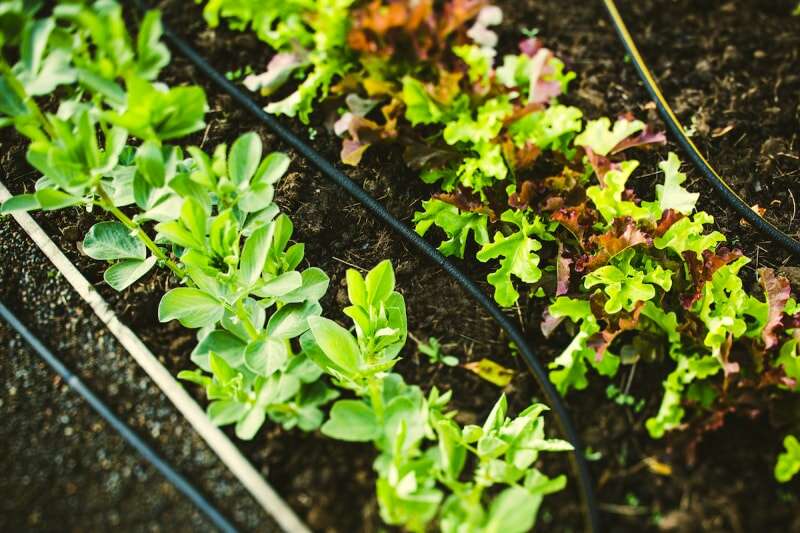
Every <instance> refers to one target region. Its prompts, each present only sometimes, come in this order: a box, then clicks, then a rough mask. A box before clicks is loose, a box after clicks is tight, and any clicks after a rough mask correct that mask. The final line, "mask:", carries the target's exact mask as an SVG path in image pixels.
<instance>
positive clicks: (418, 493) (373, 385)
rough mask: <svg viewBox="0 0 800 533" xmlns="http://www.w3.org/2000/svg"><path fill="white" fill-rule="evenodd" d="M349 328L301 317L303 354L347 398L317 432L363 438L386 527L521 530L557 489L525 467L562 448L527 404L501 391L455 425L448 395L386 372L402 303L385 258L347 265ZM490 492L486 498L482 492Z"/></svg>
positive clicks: (398, 339) (401, 333)
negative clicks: (520, 406) (512, 401)
mask: <svg viewBox="0 0 800 533" xmlns="http://www.w3.org/2000/svg"><path fill="white" fill-rule="evenodd" d="M347 289H348V297H349V300H350V304H351V305H350V306H348V307H346V308H345V309H344V312H345V314H346V315H347V316H348V317H349V318H350V319H351V320H352V322H353V326H352V330H353V332H351V331H349V330H347V329H345V328H344V327H342V326H340V325H339V324H337V323H336V322H334V321H332V320H329V319H327V318H323V317H311V318H309V319H308V322H309V325H310V330H309V331H308V332H307V333H305V334H303V336H302V338H301V344H302V346H303V349H304V351H305V353H307V354H308V356H309V357H310V358H311V359H312V360H313V361H314V362H316V363H317V364H318V365H319V366H320V367H321V368H323V369H324V371H325V372H326V373H328V374H330V375H331V376H332V377H333V378H334V380H335V382H336V384H337V385H338V386H340V387H343V388H345V389H348V390H350V391H351V392H352V393H353V395H354V396H355V398H352V399H350V398H348V399H339V400H336V402H335V403H334V404H333V407H332V408H331V412H330V419H329V420H328V421H326V422H325V424H324V425H323V426H322V433H323V434H325V435H328V436H330V437H332V438H336V439H340V440H345V441H356V442H372V443H373V444H374V445H375V446H376V447H377V449H378V451H379V455H378V458H377V459H376V460H375V463H374V468H375V471H376V473H377V475H378V481H377V494H378V502H379V504H380V511H381V517H382V518H383V520H384V521H385V522H386V523H387V524H390V525H397V526H403V527H404V528H405V529H407V530H409V531H425V530H426V529H427V528H428V527H429V524H430V523H432V522H433V521H438V524H439V528H440V529H441V530H442V531H445V532H453V533H455V532H459V531H500V530H502V531H514V532H520V533H521V532H524V531H528V530H530V528H531V527H533V524H534V522H535V519H536V514H537V510H538V508H539V505H540V504H541V501H542V498H543V496H545V495H546V494H549V493H551V492H555V491H558V490H561V489H562V488H563V487H564V485H565V483H566V478H565V477H564V476H559V477H557V478H554V479H551V478H548V477H547V476H545V475H544V474H543V473H541V472H540V471H539V470H538V469H536V468H535V467H534V464H535V463H536V461H537V460H538V458H539V453H540V452H552V451H564V450H570V449H571V446H570V445H569V444H568V443H566V442H564V441H561V440H555V439H548V438H546V436H545V433H544V421H543V419H542V418H541V414H542V413H543V412H544V411H545V410H546V407H545V406H544V405H542V404H535V405H532V406H530V407H528V408H527V409H525V410H524V411H523V412H522V413H520V414H519V415H518V416H517V417H516V418H510V417H508V415H507V409H508V406H507V402H506V399H505V397H504V396H503V397H501V398H500V400H499V401H498V402H497V404H496V405H495V406H494V408H493V409H492V412H491V413H490V414H489V416H488V417H487V419H486V421H485V422H484V424H483V425H482V426H477V425H468V426H463V427H462V426H461V425H459V424H458V423H457V422H456V421H455V420H454V417H455V415H456V413H455V412H454V411H448V410H447V405H448V403H449V401H450V396H451V393H450V392H448V393H445V394H440V392H439V391H438V390H437V389H436V388H435V387H434V388H433V389H432V390H431V391H430V393H429V394H428V395H427V396H426V395H425V394H423V392H422V390H421V389H420V388H419V387H418V386H416V385H408V384H406V383H405V382H404V380H403V378H402V377H401V376H400V375H399V374H395V373H393V372H391V369H392V367H393V366H394V365H395V364H396V363H397V361H398V359H397V355H398V353H399V352H400V349H401V348H402V347H403V345H404V344H405V341H406V337H407V326H406V314H405V304H404V302H403V297H402V296H401V295H400V294H399V293H398V292H396V291H395V290H394V289H395V279H394V272H393V269H392V266H391V264H390V263H389V262H388V261H384V262H382V263H380V264H378V265H377V266H376V267H375V268H374V269H372V270H371V271H369V272H368V273H367V275H366V276H365V277H364V276H362V275H361V274H360V273H359V272H357V271H356V270H348V272H347ZM490 493H491V494H495V496H494V498H493V499H491V501H489V500H490V498H489V494H490Z"/></svg>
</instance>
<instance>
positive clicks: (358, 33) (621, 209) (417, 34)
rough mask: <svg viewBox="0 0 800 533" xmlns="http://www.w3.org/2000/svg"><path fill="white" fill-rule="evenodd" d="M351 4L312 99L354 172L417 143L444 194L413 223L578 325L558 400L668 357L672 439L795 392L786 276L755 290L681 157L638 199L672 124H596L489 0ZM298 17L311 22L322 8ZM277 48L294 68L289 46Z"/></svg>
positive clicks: (666, 394)
mask: <svg viewBox="0 0 800 533" xmlns="http://www.w3.org/2000/svg"><path fill="white" fill-rule="evenodd" d="M208 5H211V3H209V4H208ZM347 11H348V13H347V16H346V17H342V20H341V24H340V25H338V28H339V29H340V30H341V31H342V32H343V33H344V34H345V35H346V37H345V39H344V40H343V41H337V42H338V43H344V44H343V45H341V44H340V45H337V46H338V48H337V49H336V54H337V57H339V58H345V59H344V60H343V61H345V62H347V64H348V67H347V68H346V69H340V70H341V71H340V72H339V74H338V75H337V78H336V79H337V81H336V82H334V83H333V85H331V90H330V93H329V94H328V95H327V96H322V94H321V93H320V95H319V96H318V97H317V98H316V101H312V102H309V107H307V108H306V109H311V106H312V105H313V104H319V103H321V101H323V100H325V101H327V102H330V103H333V104H334V105H331V106H329V107H337V105H336V104H338V108H339V112H338V120H337V121H336V122H335V126H334V128H333V130H334V133H335V134H336V135H338V136H339V137H341V138H342V152H341V156H342V160H343V162H345V163H346V164H349V165H357V164H359V162H360V161H361V159H362V157H363V156H364V154H365V153H366V152H367V151H368V150H369V149H370V147H371V146H373V145H376V144H382V143H383V144H387V143H399V144H401V145H402V146H403V147H404V149H405V150H404V156H405V160H406V162H407V163H408V165H409V166H410V167H411V168H413V169H415V170H418V171H419V175H420V179H422V181H423V182H425V183H427V184H430V185H432V186H434V187H435V188H436V189H438V190H436V191H435V192H434V193H433V195H432V198H431V199H430V200H426V201H424V202H423V203H422V210H421V211H420V212H418V213H417V214H416V215H415V218H414V221H415V223H416V229H417V231H418V232H419V233H420V234H426V235H433V236H438V237H441V238H442V240H441V244H440V246H439V250H440V251H441V252H442V253H444V254H445V255H452V256H456V257H459V258H463V257H465V255H466V254H467V253H469V254H473V253H474V254H475V257H476V259H478V260H479V261H482V262H492V263H493V264H494V265H496V266H495V267H493V272H492V273H491V274H490V275H489V278H488V281H489V283H490V284H491V285H492V286H493V287H494V295H495V299H496V301H497V302H498V303H499V304H500V305H502V306H504V307H511V306H515V305H517V304H518V303H519V302H520V299H526V298H530V297H531V296H533V297H547V298H548V299H549V302H550V305H549V310H548V312H547V313H546V315H545V316H544V318H543V321H542V331H543V332H544V334H545V335H546V336H549V335H551V334H553V333H554V332H555V331H556V328H559V326H560V327H561V328H562V329H564V330H566V331H567V332H568V333H569V334H570V335H571V342H569V343H568V345H567V347H566V348H565V349H564V351H563V352H562V353H561V354H560V355H559V356H558V357H556V358H555V359H554V360H553V361H552V363H551V379H552V380H553V382H554V383H555V385H556V386H557V388H558V389H559V390H560V391H561V392H562V393H564V394H566V393H567V392H569V391H570V390H574V389H583V388H585V387H586V386H587V385H588V380H589V375H590V374H589V371H590V369H594V371H596V372H597V373H599V374H601V375H603V376H608V377H611V376H615V375H616V374H617V373H618V372H619V371H620V369H621V368H624V367H625V366H627V365H634V364H639V363H640V362H642V363H643V362H649V361H663V362H666V363H667V364H668V365H670V368H671V370H670V371H669V373H668V375H667V376H666V377H665V380H664V388H663V394H662V398H661V402H660V407H659V409H658V410H657V412H656V413H654V414H653V416H651V417H650V419H649V420H648V421H647V423H646V425H647V429H648V431H649V432H650V434H651V435H652V436H653V437H654V438H660V437H662V436H663V435H665V434H666V433H667V432H669V431H673V430H677V429H685V428H687V427H691V426H694V429H695V430H696V433H700V434H702V432H703V431H706V430H708V429H709V428H712V427H719V425H720V424H707V423H706V422H707V420H708V417H712V416H717V415H718V414H719V413H725V412H731V411H735V410H736V409H737V408H738V407H739V406H743V405H746V403H747V401H748V400H747V398H748V396H749V395H751V396H752V395H754V396H755V397H758V398H759V403H764V404H767V403H768V402H769V401H770V399H771V398H772V397H773V395H782V394H786V393H789V392H793V391H796V390H797V389H798V379H800V364H798V341H797V338H796V333H795V332H796V331H797V329H796V326H797V324H798V321H797V317H798V309H797V306H796V303H795V299H794V297H793V296H792V293H791V288H790V287H789V284H788V281H787V280H785V279H784V278H782V277H780V276H778V275H776V274H775V273H774V272H773V271H771V270H770V269H760V270H759V271H758V273H757V274H758V280H759V282H760V285H761V290H759V289H756V290H750V288H749V287H748V286H747V283H746V281H745V280H746V276H745V274H744V272H745V270H744V268H745V266H746V265H747V264H748V261H749V260H748V259H747V258H745V257H742V254H741V252H739V251H737V250H731V249H728V248H726V247H725V245H724V243H725V240H726V239H725V236H724V235H722V234H721V233H719V232H717V231H713V230H712V229H711V228H712V225H713V223H714V220H713V217H711V216H710V215H709V214H707V213H705V212H702V211H695V204H696V202H697V199H698V197H699V195H698V194H697V193H695V192H690V191H688V190H686V189H685V188H684V184H685V182H686V175H685V174H683V173H682V172H681V171H680V166H681V163H680V161H679V159H678V157H677V156H676V155H675V154H670V155H669V157H668V159H667V160H666V161H664V162H662V163H661V165H660V167H661V170H662V172H663V182H662V183H660V184H657V185H656V186H655V191H654V194H653V195H652V196H651V197H650V199H649V200H648V199H643V198H639V197H637V195H636V194H635V193H634V187H633V182H634V180H641V179H642V178H639V177H637V170H638V167H639V163H638V161H637V160H636V159H635V158H634V157H633V154H634V151H635V150H641V149H647V148H649V147H651V146H652V145H655V144H663V143H664V142H665V141H666V138H665V136H664V134H663V133H660V132H655V131H653V130H652V129H651V128H650V127H649V126H648V125H647V124H646V123H644V122H642V121H640V120H637V119H636V118H635V117H633V116H631V115H629V114H628V115H623V116H621V117H618V118H616V119H610V118H607V117H584V113H583V112H582V110H581V109H579V108H577V107H574V106H567V105H564V104H563V103H561V102H560V101H559V100H560V99H561V98H562V96H563V95H564V94H565V93H566V92H567V91H568V89H569V84H570V82H571V80H572V79H574V77H575V74H574V73H572V72H569V71H568V70H567V69H566V68H565V64H564V62H563V61H561V60H560V59H559V58H558V57H557V56H556V55H555V53H554V52H553V51H551V50H549V49H547V48H546V47H544V46H543V43H542V42H541V41H540V40H539V39H536V38H532V37H529V38H526V39H524V40H522V41H521V42H520V43H519V51H518V53H515V54H514V53H512V54H507V55H505V56H503V57H500V56H499V54H498V53H497V50H496V46H497V43H498V39H497V35H496V33H495V32H494V31H493V28H494V27H495V26H496V25H497V24H499V23H501V21H502V12H501V11H500V10H499V9H498V8H497V7H496V6H492V5H489V3H488V2H470V1H465V0H446V1H444V2H430V1H407V0H394V1H388V0H375V1H373V2H367V3H354V4H352V5H351V6H350V7H349V9H348V10H347ZM301 12H302V13H304V14H305V15H301V19H302V18H303V17H307V18H305V19H304V20H306V21H313V20H314V17H313V16H312V15H311V14H312V12H313V8H310V7H307V8H304V9H301ZM285 13H286V14H285V18H286V20H288V18H289V17H291V16H292V15H291V14H290V11H289V10H286V11H285ZM345 19H347V20H345ZM275 20H277V19H275ZM270 27H271V28H279V27H280V23H275V24H273V25H272V26H270ZM305 27H306V28H307V29H309V30H310V31H311V32H312V33H313V32H314V31H316V30H315V29H314V28H313V27H312V25H311V24H310V23H309V22H307V23H306V26H305ZM300 39H301V38H300V37H298V40H300ZM274 48H275V50H276V51H277V52H278V54H277V55H276V56H275V59H273V61H274V62H276V63H281V61H282V60H281V59H280V58H281V57H282V56H283V55H284V54H285V53H287V51H290V50H289V48H287V47H286V45H285V44H282V43H281V44H279V45H276V46H274ZM294 48H295V49H296V48H297V46H296V45H295V46H294ZM270 72H275V69H272V68H270V69H269V70H268V73H267V74H265V76H266V77H268V78H269V77H270V76H272V75H271V74H269V73H270ZM287 79H288V78H281V80H284V81H285V80H287ZM558 169H561V170H558ZM636 189H641V187H637V188H636ZM490 235H493V237H491V238H490ZM438 237H437V238H438ZM766 391H771V392H769V393H768V392H766Z"/></svg>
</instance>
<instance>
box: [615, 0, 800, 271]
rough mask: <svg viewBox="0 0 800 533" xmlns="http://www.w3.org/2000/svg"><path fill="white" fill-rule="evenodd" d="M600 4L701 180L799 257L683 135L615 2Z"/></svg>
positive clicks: (798, 247)
mask: <svg viewBox="0 0 800 533" xmlns="http://www.w3.org/2000/svg"><path fill="white" fill-rule="evenodd" d="M603 3H604V4H605V6H606V10H607V11H608V14H609V16H610V17H611V23H612V24H613V25H614V28H615V29H616V31H617V34H618V35H619V38H620V40H621V41H622V44H623V45H624V46H625V50H627V52H628V55H629V56H630V57H631V59H632V60H633V65H634V66H635V67H636V71H637V72H638V73H639V77H640V78H641V79H642V82H644V86H645V88H646V89H647V92H648V93H650V97H651V98H653V100H654V101H655V103H656V107H658V112H659V113H660V114H661V117H662V118H663V119H664V122H666V124H667V127H668V128H669V130H670V131H671V132H672V134H673V135H674V136H675V139H676V140H677V141H678V144H680V146H681V148H683V151H684V152H686V155H688V156H689V159H691V160H692V163H694V166H695V167H697V169H698V170H699V171H700V173H701V174H702V175H703V177H704V178H705V179H706V180H707V181H708V182H709V183H710V184H711V185H712V186H713V187H714V188H715V189H716V190H717V192H718V193H719V194H720V195H721V196H722V199H723V200H724V201H725V202H726V203H727V204H728V205H730V206H731V207H733V209H735V210H736V212H737V213H739V215H741V216H742V218H744V219H745V220H746V221H747V222H749V223H750V224H752V225H753V227H755V228H756V229H757V230H758V231H760V232H761V233H763V234H764V235H766V236H767V237H768V238H770V239H772V240H773V241H775V242H777V243H778V244H780V245H781V246H783V247H784V248H785V249H786V250H788V251H789V252H791V253H792V254H794V255H797V256H800V241H797V240H796V239H794V238H792V237H791V236H789V235H787V234H786V233H784V232H783V231H781V230H780V229H778V228H777V227H775V226H774V225H773V224H772V223H770V222H769V221H767V220H766V219H765V218H764V217H762V216H761V215H759V214H758V213H756V212H755V211H754V210H753V209H751V208H750V206H748V205H747V202H745V201H744V200H743V199H742V197H741V196H739V195H738V194H736V191H734V190H733V189H732V188H731V187H730V185H728V184H727V183H726V182H725V180H724V179H722V177H721V176H720V175H719V174H718V173H717V171H716V170H714V168H713V167H712V166H711V164H710V163H709V162H708V160H707V159H706V158H705V157H703V155H702V154H701V153H700V150H699V149H698V148H697V146H696V145H695V144H694V142H692V140H691V139H690V138H689V136H688V135H687V134H686V130H684V128H683V126H681V123H680V121H679V120H678V117H677V116H675V112H674V111H673V110H672V108H671V107H670V105H669V103H668V102H667V99H666V98H664V95H663V94H662V93H661V89H659V87H658V84H657V83H656V81H655V78H654V77H653V74H652V73H651V72H650V69H649V68H648V67H647V64H646V63H645V61H644V59H643V58H642V55H641V54H640V53H639V49H638V48H637V46H636V42H635V41H634V40H633V37H632V36H631V33H630V31H628V27H627V26H626V25H625V21H624V20H623V18H622V16H621V15H620V13H619V10H618V9H617V6H616V4H615V2H614V0H603Z"/></svg>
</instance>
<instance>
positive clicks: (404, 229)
mask: <svg viewBox="0 0 800 533" xmlns="http://www.w3.org/2000/svg"><path fill="white" fill-rule="evenodd" d="M136 3H137V4H139V6H140V8H141V7H142V6H141V3H140V2H138V1H137V2H136ZM163 31H164V36H165V37H166V39H167V40H168V41H169V42H170V43H171V44H172V46H173V47H174V48H175V49H176V50H177V51H178V52H179V53H180V54H181V55H183V56H184V57H185V58H186V59H187V60H188V61H189V62H190V63H191V64H192V65H194V66H195V67H196V68H197V69H198V70H199V71H200V72H202V73H203V74H204V75H205V76H206V77H208V78H209V79H210V80H211V81H212V82H213V83H214V84H215V85H217V86H218V87H219V88H220V89H221V90H223V91H224V92H226V93H227V94H228V95H230V96H231V97H232V98H233V99H234V100H235V101H236V102H237V103H238V104H239V105H241V106H242V107H243V108H244V109H245V110H246V111H248V112H250V113H251V114H252V115H253V116H254V117H255V118H256V119H258V120H259V121H260V122H261V123H262V124H264V125H265V126H266V127H267V128H269V129H270V130H271V131H272V132H273V133H274V134H275V135H277V136H278V137H279V138H280V139H281V140H282V141H283V142H285V143H286V144H288V145H289V146H291V147H292V148H294V149H295V150H297V151H298V152H299V153H300V154H301V155H302V156H304V157H305V158H306V159H308V160H309V161H310V162H311V163H312V164H313V165H314V166H315V167H317V169H319V170H320V171H321V172H322V174H323V175H324V176H325V177H326V178H328V179H329V180H330V181H332V182H333V183H335V184H336V185H338V186H339V187H341V188H343V189H344V190H345V191H347V192H348V193H349V194H350V195H351V196H352V197H353V198H355V199H356V200H357V201H358V202H359V203H361V204H362V205H364V207H366V208H367V210H369V211H370V212H371V213H372V214H373V215H374V216H375V217H377V218H378V219H380V220H381V221H382V222H384V223H385V224H386V225H388V226H389V227H390V228H391V229H392V230H394V231H395V232H396V233H397V234H398V235H400V237H402V238H403V239H404V240H405V241H407V242H408V243H409V244H410V245H411V246H413V247H414V248H416V249H417V250H418V251H419V252H421V253H422V254H423V255H425V256H426V257H428V258H429V259H430V260H432V261H433V262H434V263H436V264H437V265H438V266H439V267H440V268H441V269H442V270H444V271H445V272H446V273H447V274H448V275H449V276H450V277H451V278H453V279H454V280H455V281H456V282H457V283H458V284H459V285H461V287H462V288H463V289H464V290H465V291H466V292H467V293H468V294H469V295H470V296H471V297H472V299H473V300H475V301H476V302H478V303H479V304H480V305H481V306H482V307H483V308H484V309H485V310H486V311H488V313H489V314H490V315H491V316H492V318H493V319H494V320H495V321H496V322H497V324H498V325H499V326H500V327H501V328H502V329H503V330H505V332H506V334H507V335H508V336H509V338H510V339H511V340H512V341H513V342H514V344H516V345H517V347H518V348H519V351H520V353H521V354H522V356H523V358H524V359H525V362H526V363H527V365H528V367H529V369H530V371H531V373H532V374H533V376H534V379H535V380H536V382H537V384H538V386H539V388H540V389H541V391H542V393H543V394H544V396H545V399H546V401H547V403H548V404H549V405H550V407H551V409H552V411H553V414H554V415H555V417H556V420H557V423H558V426H559V428H560V430H561V432H562V435H564V437H565V439H566V440H567V441H569V442H570V443H571V444H572V445H573V447H574V448H575V449H574V451H573V453H572V455H571V457H572V463H573V467H574V469H575V472H576V475H577V480H578V485H579V491H580V494H581V498H582V500H583V505H584V507H585V511H586V525H587V530H588V531H592V532H593V533H598V532H599V531H600V517H599V512H598V508H597V502H596V499H595V494H594V485H593V482H592V477H591V474H590V473H589V466H588V463H587V461H586V457H585V455H584V450H583V447H582V446H581V443H580V439H579V437H578V433H577V431H576V430H575V426H574V424H573V423H572V419H571V418H570V416H569V414H568V412H567V409H566V406H565V405H564V402H563V400H562V398H561V396H560V395H559V394H558V392H557V391H556V389H555V387H553V384H552V383H551V382H550V380H549V378H548V376H547V372H546V371H545V369H544V367H542V365H541V363H540V362H539V360H538V359H537V357H536V355H535V354H534V353H533V350H531V348H530V346H529V345H528V342H527V340H526V339H525V337H524V335H523V334H522V332H521V331H520V329H519V328H518V327H517V326H516V325H515V324H514V323H513V322H512V321H511V320H510V319H509V318H508V317H507V316H506V315H505V314H504V313H503V311H502V310H501V309H500V307H498V306H497V305H496V304H495V303H494V301H493V300H492V299H491V298H490V297H488V296H487V295H486V294H485V293H484V292H483V291H482V290H481V289H480V287H478V285H476V284H475V282H474V281H472V280H471V279H470V278H469V277H467V276H466V275H465V274H464V273H463V272H461V270H459V269H458V267H456V266H455V265H454V264H453V263H452V262H451V261H449V260H448V259H447V258H445V257H444V256H443V255H442V254H441V253H439V251H438V250H437V249H436V248H435V247H434V246H433V245H431V244H430V243H429V242H428V241H426V240H425V239H423V238H422V237H420V236H419V235H418V234H417V233H416V232H415V231H414V230H413V229H411V228H410V227H408V226H406V225H405V224H403V223H402V222H401V221H400V220H398V219H397V218H396V217H395V216H394V215H392V214H391V213H390V212H389V211H388V210H387V209H386V208H385V207H384V206H383V205H382V204H381V203H380V202H378V201H377V200H376V199H375V198H373V197H372V196H370V195H369V194H368V193H367V192H366V191H364V189H362V188H361V187H360V186H359V185H358V184H356V183H355V182H354V181H353V180H351V179H350V178H348V177H347V176H346V175H345V174H344V173H343V172H342V171H341V170H339V169H337V168H336V167H335V166H334V165H333V164H332V163H331V162H330V161H328V160H327V159H326V158H325V157H324V156H322V155H321V154H320V153H319V152H317V151H316V150H315V149H314V148H313V147H311V146H310V145H309V144H308V143H306V142H305V141H303V140H302V139H300V137H298V136H297V135H296V134H295V133H293V132H292V131H291V130H290V129H288V128H287V127H285V126H283V125H282V124H281V123H280V122H279V121H278V120H277V119H275V118H274V117H273V116H271V115H269V114H267V113H266V112H265V111H264V110H263V109H262V108H261V106H259V105H258V104H257V103H256V102H255V101H254V100H253V99H252V98H250V96H249V95H248V94H246V93H245V92H244V91H242V90H241V89H240V88H239V87H237V86H236V85H235V84H234V83H232V82H231V81H229V80H228V79H227V78H226V77H225V76H223V75H222V74H221V73H220V72H218V71H217V70H216V69H215V68H214V67H212V66H211V65H210V64H209V63H208V61H206V59H205V58H204V57H203V56H201V55H200V54H199V53H198V52H197V51H196V50H195V49H194V48H193V47H192V46H191V45H189V44H188V43H187V42H186V41H184V40H183V39H182V38H181V37H179V36H178V35H177V34H175V33H174V32H173V31H172V30H171V29H170V28H169V27H168V26H167V25H166V24H163Z"/></svg>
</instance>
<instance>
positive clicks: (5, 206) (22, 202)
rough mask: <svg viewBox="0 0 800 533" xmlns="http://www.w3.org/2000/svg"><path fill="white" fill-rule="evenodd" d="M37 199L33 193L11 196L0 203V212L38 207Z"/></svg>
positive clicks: (28, 209)
mask: <svg viewBox="0 0 800 533" xmlns="http://www.w3.org/2000/svg"><path fill="white" fill-rule="evenodd" d="M39 207H40V205H39V201H38V200H37V199H36V195H35V194H18V195H16V196H12V197H11V198H9V199H8V200H6V201H5V202H3V203H2V205H0V213H3V214H5V213H11V212H13V211H30V210H32V209H39Z"/></svg>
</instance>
